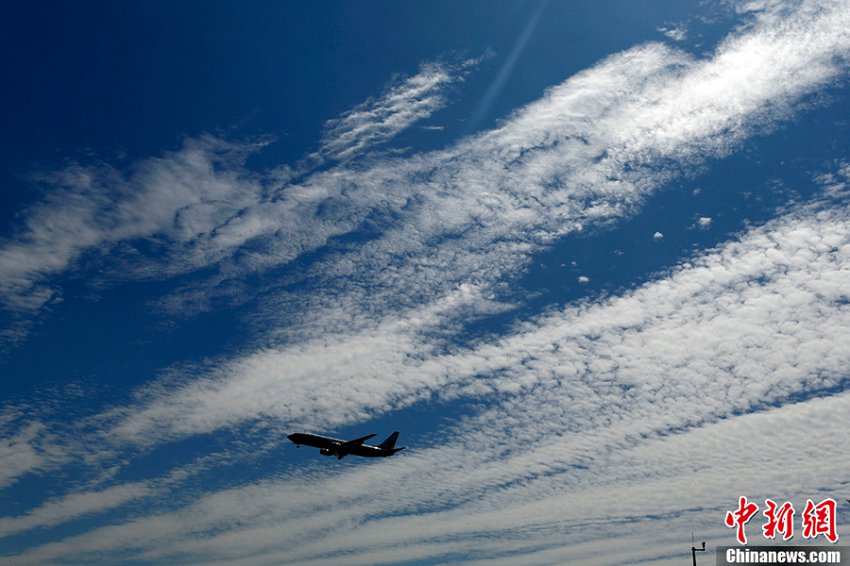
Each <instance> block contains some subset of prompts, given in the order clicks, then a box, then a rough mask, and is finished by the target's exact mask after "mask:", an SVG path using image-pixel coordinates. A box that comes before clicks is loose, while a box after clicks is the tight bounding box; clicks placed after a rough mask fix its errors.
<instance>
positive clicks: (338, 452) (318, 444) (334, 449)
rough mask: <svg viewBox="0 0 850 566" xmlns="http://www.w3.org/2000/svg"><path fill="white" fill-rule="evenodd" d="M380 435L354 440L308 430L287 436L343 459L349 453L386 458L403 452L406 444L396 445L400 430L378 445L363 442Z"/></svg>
mask: <svg viewBox="0 0 850 566" xmlns="http://www.w3.org/2000/svg"><path fill="white" fill-rule="evenodd" d="M375 436H378V435H377V434H367V435H366V436H364V437H362V438H355V439H354V440H340V439H338V438H330V437H327V436H319V435H318V434H310V433H307V432H294V433H292V434H290V435H289V436H287V437H286V438H288V439H289V440H291V441H292V442H293V443H295V446H296V447H298V448H301V445H302V444H303V445H304V446H312V447H313V448H320V450H319V454H321V455H322V456H336V457H337V458H338V459H340V460H342V459H343V458H345V457H346V456H347V455H348V454H353V455H354V456H364V457H366V458H386V457H387V456H392V455H393V454H395V453H396V452H401V451H402V450H404V449H405V448H407V447H406V446H402V447H401V448H396V447H395V441H396V439H398V431H396V432H394V433H392V434H391V435H390V436H389V437H388V438H387V439H386V440H385V441H383V442H382V443H380V444H379V445H378V446H370V445H368V444H363V443H364V442H366V441H367V440H369V439H370V438H373V437H375Z"/></svg>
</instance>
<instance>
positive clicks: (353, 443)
mask: <svg viewBox="0 0 850 566" xmlns="http://www.w3.org/2000/svg"><path fill="white" fill-rule="evenodd" d="M373 436H377V434H367V435H366V436H364V437H363V438H355V439H354V440H349V441H348V442H343V443H342V444H340V445H339V447H340V448H341V449H343V450H346V449H348V448H352V447H354V446H360V445H361V444H363V443H364V442H366V441H367V440H369V439H370V438H372V437H373Z"/></svg>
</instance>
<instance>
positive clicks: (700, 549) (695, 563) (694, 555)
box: [691, 531, 705, 566]
mask: <svg viewBox="0 0 850 566" xmlns="http://www.w3.org/2000/svg"><path fill="white" fill-rule="evenodd" d="M694 544H695V543H694V533H693V531H691V558H693V559H694V566H697V552H705V541H702V548H697V547H696V546H694Z"/></svg>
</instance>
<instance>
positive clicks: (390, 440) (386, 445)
mask: <svg viewBox="0 0 850 566" xmlns="http://www.w3.org/2000/svg"><path fill="white" fill-rule="evenodd" d="M397 439H398V431H395V432H394V433H392V434H391V435H389V437H387V439H386V440H385V441H383V442H381V443H380V444H379V445H378V448H380V449H381V450H392V449H393V448H395V441H396V440H397Z"/></svg>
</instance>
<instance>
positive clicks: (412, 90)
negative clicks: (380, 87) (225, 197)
mask: <svg viewBox="0 0 850 566" xmlns="http://www.w3.org/2000/svg"><path fill="white" fill-rule="evenodd" d="M476 64H477V61H475V60H473V59H469V60H467V61H464V62H463V63H461V64H459V65H451V64H448V63H442V62H436V63H425V64H423V65H422V66H421V68H420V69H419V73H417V74H416V75H414V76H412V77H408V78H406V79H403V80H397V81H396V83H395V84H394V85H392V86H391V87H389V88H388V89H386V91H385V92H384V93H382V94H381V95H380V96H379V97H378V98H377V99H370V100H367V101H366V102H364V103H362V104H360V105H358V106H356V107H355V108H353V109H351V110H349V111H348V112H346V113H345V114H343V115H342V116H340V117H339V118H335V119H333V120H329V121H328V122H327V123H326V124H325V134H324V136H323V138H322V148H321V149H320V150H319V153H320V154H321V155H323V156H325V157H328V158H331V159H337V160H344V159H349V158H351V157H352V156H354V155H356V154H358V153H360V152H362V151H364V150H365V149H367V148H370V147H372V146H374V145H377V144H380V143H383V142H386V141H387V140H389V139H391V138H393V137H395V136H396V135H397V134H398V133H399V132H401V131H403V130H406V129H407V128H409V127H410V126H411V125H412V124H414V123H416V122H418V121H420V120H424V119H426V118H428V117H430V116H431V115H432V114H433V113H434V112H436V111H437V110H439V109H441V108H442V107H443V106H445V104H446V97H445V95H444V94H443V93H444V91H445V89H446V87H448V86H449V85H450V84H452V83H455V82H458V81H460V80H462V79H463V76H464V75H465V74H466V72H467V70H468V68H469V67H471V66H473V65H476ZM431 127H433V126H431Z"/></svg>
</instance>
